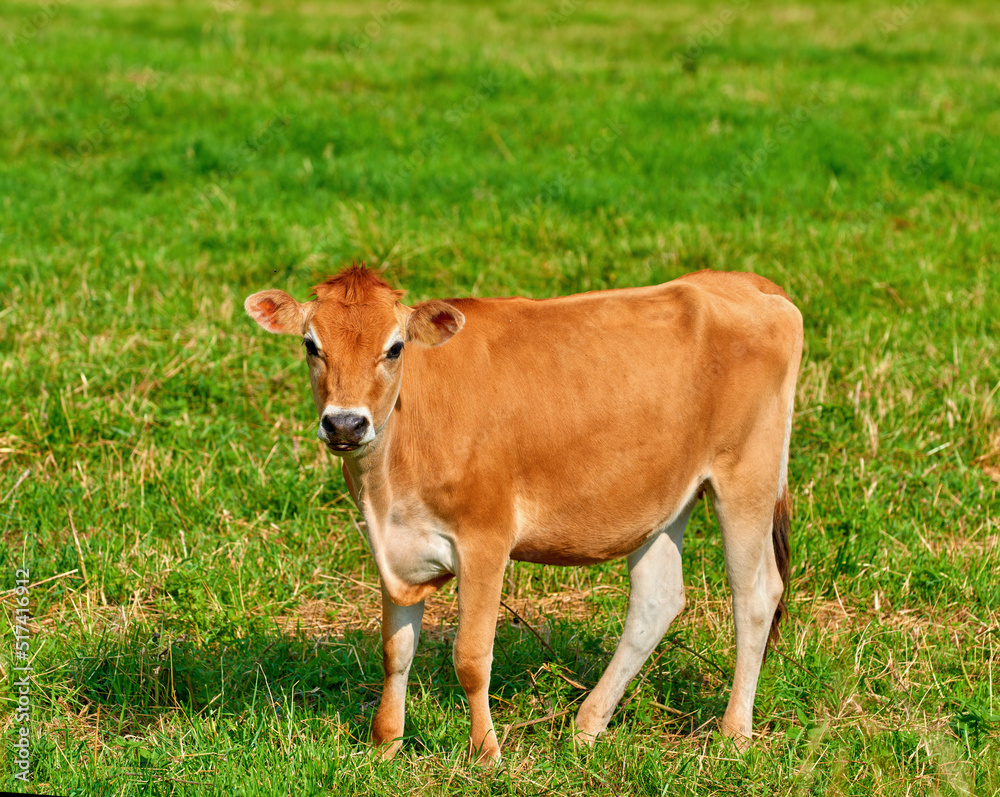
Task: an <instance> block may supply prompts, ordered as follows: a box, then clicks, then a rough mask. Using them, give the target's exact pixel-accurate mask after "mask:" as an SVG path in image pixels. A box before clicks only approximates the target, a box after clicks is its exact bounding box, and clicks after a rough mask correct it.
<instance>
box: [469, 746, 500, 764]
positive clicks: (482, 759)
mask: <svg viewBox="0 0 1000 797" xmlns="http://www.w3.org/2000/svg"><path fill="white" fill-rule="evenodd" d="M469 760H471V761H472V763H473V764H478V765H479V766H483V767H495V766H499V765H500V746H499V745H497V744H495V743H494V746H493V747H483V748H481V749H480V748H478V747H477V748H473V747H472V746H471V745H470V746H469Z"/></svg>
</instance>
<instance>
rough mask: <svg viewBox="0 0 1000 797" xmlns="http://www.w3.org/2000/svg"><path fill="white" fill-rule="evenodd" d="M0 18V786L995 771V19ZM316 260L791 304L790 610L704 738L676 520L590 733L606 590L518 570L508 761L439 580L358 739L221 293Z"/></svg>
mask: <svg viewBox="0 0 1000 797" xmlns="http://www.w3.org/2000/svg"><path fill="white" fill-rule="evenodd" d="M373 15H374V16H373ZM0 19H2V22H0V43H2V47H0V75H2V79H0V107H2V108H3V113H2V114H0V591H2V590H9V589H11V588H13V587H14V586H15V584H14V580H15V570H16V569H17V568H19V567H21V566H26V567H28V568H30V572H31V580H32V582H33V583H35V584H36V585H35V586H33V587H32V588H31V590H30V609H31V618H32V619H31V625H30V631H31V636H30V641H31V653H32V656H33V659H32V665H33V668H34V677H33V680H32V683H31V701H32V704H31V710H32V714H31V728H32V732H33V737H32V748H31V754H32V773H33V777H34V779H35V780H34V782H33V784H32V788H35V787H37V788H38V789H39V790H45V791H50V792H55V793H61V794H81V795H83V794H86V795H90V794H94V795H103V794H107V795H112V794H114V795H118V794H150V795H161V794H162V795H166V794H177V795H188V794H191V795H200V794H205V795H208V794H216V793H220V792H224V793H229V794H232V795H244V794H245V795H271V794H274V795H284V794H312V793H344V794H410V793H417V794H433V793H439V792H447V793H451V792H456V791H457V792H462V793H474V794H541V793H556V794H575V793H588V794H620V793H635V794H649V795H660V794H669V795H673V794H692V795H695V794H697V795H701V794H706V793H709V794H732V795H748V794H761V795H773V794H781V795H787V794H828V793H829V794H859V795H865V797H870V796H871V795H911V794H945V795H953V794H967V793H972V794H977V795H989V794H995V793H997V792H998V791H1000V695H998V694H997V693H998V692H1000V680H998V678H1000V674H998V673H995V672H994V670H995V669H997V668H998V666H1000V664H998V662H997V655H998V650H1000V636H998V631H1000V614H998V608H997V607H998V606H1000V581H998V579H997V574H998V572H1000V531H998V527H997V524H998V518H1000V495H998V481H1000V424H998V421H1000V406H998V405H1000V398H998V394H1000V352H998V340H1000V334H998V333H1000V321H998V319H1000V267H998V265H1000V264H998V260H1000V257H998V241H1000V238H998V222H997V219H998V218H1000V199H998V197H1000V111H998V110H997V105H996V96H997V95H996V86H997V85H998V82H1000V55H998V51H997V49H996V44H995V43H996V41H997V39H998V37H1000V8H998V7H997V6H996V4H995V3H991V2H986V0H981V1H980V2H971V3H959V2H936V3H926V4H925V3H922V2H920V0H914V2H913V3H909V4H907V3H900V4H899V5H896V6H893V5H890V4H888V3H883V4H879V3H876V2H871V1H869V0H864V1H859V2H825V1H820V0H815V1H814V2H809V3H805V4H802V5H796V6H787V5H786V4H778V3H758V2H753V3H746V2H741V1H739V0H733V1H732V2H730V3H721V4H715V5H710V6H702V5H701V4H696V3H688V4H684V5H677V4H669V5H662V6H661V5H637V6H628V7H626V6H625V5H624V4H612V3H608V2H606V1H605V0H579V2H577V1H576V0H567V2H563V3H559V2H553V3H551V4H532V3H527V2H515V3H514V4H513V5H511V4H501V3H492V4H487V5H484V4H482V3H472V2H467V3H460V4H452V3H438V4H420V5H416V4H411V3H409V2H398V3H397V2H385V3H381V4H380V3H375V4H372V5H371V6H368V7H359V6H357V5H351V4H343V3H336V2H335V3H297V4H286V3H280V4H271V5H265V4H261V3H259V2H250V1H249V0H225V1H224V2H220V3H218V4H216V6H215V7H212V5H211V4H204V3H202V4H196V3H194V2H191V0H176V2H173V3H167V4H164V3H158V4H153V3H149V2H146V0H133V1H132V2H124V1H123V0H97V1H96V2H87V3H68V2H67V3H63V4H60V3H56V2H54V3H52V4H50V5H37V4H34V3H25V2H10V0H0ZM366 26H367V27H366ZM366 30H367V32H366ZM351 260H359V261H360V260H364V261H366V262H367V263H369V264H370V265H377V266H383V267H385V268H387V270H388V274H389V276H390V278H391V280H392V281H393V282H395V283H396V284H398V285H400V286H401V287H405V288H407V289H408V290H409V291H410V298H411V299H413V300H418V299H422V298H426V297H431V296H454V295H461V296H470V295H483V296H487V295H503V294H507V293H514V292H516V293H524V294H527V295H532V296H550V295H555V294H562V293H569V292H573V291H579V290H587V289H592V288H603V287H613V286H626V285H639V284H647V283H652V282H657V281H663V280H667V279H670V278H673V277H675V276H678V275H680V274H682V273H684V272H687V271H690V270H693V269H698V268H703V267H711V268H724V269H750V270H754V271H757V272H759V273H762V274H764V275H766V276H768V277H770V278H772V279H774V280H775V281H776V282H778V283H779V284H781V285H783V286H784V287H785V288H786V290H788V292H789V293H790V294H791V295H792V296H793V297H794V299H795V301H796V302H797V304H798V305H799V307H800V308H801V309H802V312H803V315H804V317H805V324H806V354H805V359H804V365H803V369H802V373H801V378H800V388H799V399H798V413H797V416H796V422H795V428H794V433H793V438H792V440H793V443H792V457H791V463H790V470H791V479H792V483H793V489H794V497H795V506H796V509H795V515H794V523H793V560H794V568H793V580H792V586H791V607H792V613H791V617H790V619H789V621H788V623H787V625H786V626H785V633H784V638H783V641H782V644H781V647H780V655H773V656H771V657H770V658H769V660H768V662H767V664H766V666H765V670H764V675H763V678H762V682H761V686H760V689H759V692H758V698H757V709H756V723H757V728H758V730H759V732H760V735H759V738H758V739H757V740H756V742H755V744H754V746H753V748H752V750H751V751H750V752H749V753H748V754H747V755H745V756H741V755H739V754H737V753H736V752H735V751H734V750H733V749H732V748H731V747H730V746H728V744H727V743H725V742H724V741H720V740H718V739H716V738H715V737H714V736H713V735H712V734H711V729H712V727H713V723H714V719H715V718H717V717H719V716H721V713H722V711H723V709H724V706H725V701H726V698H727V696H728V688H729V680H730V677H731V670H732V665H733V650H734V648H733V640H732V628H731V620H730V615H729V608H728V590H727V588H726V585H725V578H724V569H723V562H722V549H721V543H720V539H719V536H718V532H717V528H716V526H715V523H714V520H712V519H711V517H710V516H709V514H708V512H707V510H702V509H699V510H698V511H697V512H696V514H695V517H694V519H693V520H692V523H691V525H690V527H689V533H688V535H687V546H686V549H685V574H686V575H685V577H686V584H687V586H688V608H687V609H686V611H685V613H684V614H683V615H682V616H681V617H680V618H679V619H678V621H677V622H676V624H675V625H674V626H673V627H672V629H671V631H670V633H669V634H668V637H667V639H666V640H665V641H664V643H663V644H662V645H661V646H660V648H659V649H658V650H657V652H656V653H655V654H654V656H653V657H652V659H651V662H650V664H649V665H648V666H647V667H646V668H645V669H644V670H643V674H642V676H641V679H640V680H639V681H638V682H637V684H635V685H633V687H632V688H630V690H629V692H628V694H627V696H626V700H625V702H624V705H623V707H622V708H621V709H620V711H619V712H618V714H617V715H616V718H615V719H614V720H613V721H612V726H611V728H610V730H609V734H608V736H607V738H606V740H605V741H603V742H602V743H601V744H599V745H598V746H597V748H596V749H595V750H593V751H591V752H584V751H577V750H574V749H573V747H572V745H571V743H570V741H569V739H570V735H571V734H570V731H569V727H570V725H569V723H570V720H571V716H572V714H571V713H569V714H564V713H560V712H564V711H566V710H568V709H573V708H575V707H576V706H577V705H578V704H579V702H580V701H581V699H582V697H583V696H584V694H585V692H583V691H582V690H580V689H578V688H577V687H575V686H573V685H572V684H571V683H570V682H571V681H572V682H575V683H578V684H582V685H585V686H587V687H591V686H593V684H594V683H595V682H596V680H597V678H598V677H599V675H600V673H601V671H602V669H603V667H604V666H605V664H606V663H607V661H608V659H609V657H610V654H611V652H612V650H613V648H614V645H615V643H616V641H617V637H618V634H619V632H620V629H621V625H622V621H623V617H624V609H625V606H626V591H625V589H626V579H625V574H624V567H623V565H622V563H612V564H609V565H606V566H600V567H595V568H589V569H582V570H572V569H557V568H542V567H534V566H527V565H523V564H518V565H516V566H513V567H512V568H511V571H510V578H509V582H508V587H507V590H506V591H505V600H506V601H507V602H508V603H509V604H510V605H511V606H512V607H513V608H515V609H516V611H517V612H518V613H519V614H520V615H522V616H523V618H524V619H525V620H526V621H527V622H528V623H530V624H531V626H532V628H534V629H535V630H537V631H538V632H539V633H540V634H541V635H542V636H543V637H544V638H545V639H546V640H547V645H548V647H546V646H543V645H542V644H541V643H540V642H539V640H538V639H537V638H536V637H535V636H534V635H533V634H532V633H531V631H530V630H528V629H526V628H525V626H524V624H523V623H522V622H520V621H515V620H514V618H512V616H511V615H510V614H508V613H506V612H504V614H503V615H502V616H501V618H500V625H499V629H498V644H497V650H496V657H495V658H496V663H495V667H494V681H493V694H494V695H495V700H494V719H495V722H496V723H497V727H498V730H499V733H500V734H501V735H505V734H506V741H505V744H504V754H505V759H504V763H503V765H502V766H501V767H500V768H499V769H498V770H496V771H492V770H483V769H479V768H476V767H473V766H470V765H468V764H467V763H466V762H465V759H464V757H463V752H464V745H465V737H466V733H467V716H466V713H465V708H464V697H463V695H462V693H461V690H460V688H459V687H458V684H457V680H456V677H455V675H454V672H453V670H452V669H451V663H450V642H451V640H452V639H453V637H454V614H455V596H454V591H453V589H445V590H443V591H442V592H441V593H440V594H439V596H437V597H436V598H434V599H432V600H431V601H430V606H429V610H428V616H427V619H426V621H425V635H424V638H423V640H422V643H421V647H420V650H419V652H418V655H417V660H416V663H415V665H414V670H413V675H412V678H411V691H410V699H409V702H408V720H407V735H408V739H407V742H406V744H405V745H404V748H403V751H402V753H401V754H400V756H399V758H398V759H397V760H396V761H394V762H391V763H380V762H376V761H375V760H374V759H373V757H372V756H371V755H370V754H369V751H368V747H367V745H366V741H365V740H366V735H367V723H368V722H369V721H370V718H371V716H372V714H373V711H374V701H375V700H376V699H377V697H378V694H379V689H380V670H381V655H380V651H379V641H378V633H377V617H378V597H377V594H376V593H375V592H374V591H373V590H374V589H375V587H376V585H377V574H376V573H375V571H374V567H373V565H372V562H371V560H370V557H369V556H368V554H367V551H366V548H365V546H364V544H363V542H362V540H361V537H360V535H359V533H358V531H357V530H356V528H355V526H354V520H355V519H357V514H356V511H355V510H353V508H352V506H351V504H350V502H349V499H348V498H347V497H346V491H345V487H344V485H343V481H342V479H341V476H340V473H339V468H338V467H336V462H334V461H333V460H332V458H331V457H329V456H328V455H327V454H326V453H325V452H324V451H323V450H321V448H320V446H319V444H318V442H317V441H316V440H315V438H314V426H315V419H314V417H313V416H314V410H313V409H312V406H311V399H310V396H309V390H308V382H307V377H306V369H305V365H304V363H303V362H302V355H301V352H300V350H299V347H297V346H296V345H294V343H293V342H290V341H287V340H283V339H277V338H273V337H270V336H266V335H265V334H263V333H261V332H260V331H259V330H258V329H257V328H256V327H255V326H254V325H253V324H252V322H251V321H249V319H247V318H245V317H244V315H243V313H242V310H241V309H240V306H241V303H242V300H243V298H244V297H245V296H246V295H247V294H249V293H251V292H253V291H255V290H259V289H263V288H270V287H280V288H285V289H287V290H289V291H291V292H292V293H293V294H294V295H295V296H297V297H298V298H300V299H301V298H305V296H306V293H307V289H308V287H309V286H311V285H312V284H314V283H315V282H317V281H318V279H319V278H320V277H321V276H323V275H324V274H326V273H330V272H333V271H336V270H337V269H338V268H339V266H340V264H341V263H344V262H349V261H351ZM25 474H27V475H26V476H25ZM22 477H23V478H22ZM13 598H14V596H13V595H12V594H10V593H4V595H3V599H2V602H3V604H4V617H5V622H3V623H2V624H0V668H2V670H3V671H2V672H0V676H2V677H0V730H2V731H3V732H4V734H5V741H4V744H7V745H9V744H11V743H12V742H13V739H14V737H13V735H12V733H13V729H14V717H15V715H14V712H13V706H14V701H15V700H16V697H17V695H16V693H15V691H14V686H13V683H14V681H15V680H16V677H15V673H14V671H13V670H12V665H13V664H14V663H15V662H14V661H13V652H14V635H13V626H12V623H13V618H14V604H13ZM549 647H550V648H551V652H550V650H549ZM995 665H996V666H995ZM552 713H554V714H556V715H557V716H555V717H554V718H553V719H551V720H548V721H545V722H540V723H537V724H533V725H524V724H520V723H525V722H526V721H528V720H536V719H541V718H544V717H546V716H548V715H549V714H552ZM7 749H8V750H11V749H12V748H10V747H8V748H7ZM0 758H2V759H3V760H6V759H7V757H6V755H5V756H2V757H0ZM18 788H22V789H23V784H20V783H19V782H18V781H15V780H13V778H12V772H11V769H10V767H9V766H6V765H4V766H3V767H2V770H0V789H18Z"/></svg>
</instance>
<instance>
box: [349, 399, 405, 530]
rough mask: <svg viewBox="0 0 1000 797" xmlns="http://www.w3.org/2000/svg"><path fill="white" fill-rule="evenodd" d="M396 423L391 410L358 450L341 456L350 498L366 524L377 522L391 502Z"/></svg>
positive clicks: (371, 524) (396, 418) (370, 524)
mask: <svg viewBox="0 0 1000 797" xmlns="http://www.w3.org/2000/svg"><path fill="white" fill-rule="evenodd" d="M397 422H398V417H397V414H396V413H392V414H391V415H390V416H389V418H388V420H387V421H386V423H385V426H384V427H383V428H382V429H381V430H380V431H379V434H378V436H377V437H376V438H375V440H373V441H372V442H371V443H369V444H368V445H366V446H365V447H364V451H363V452H362V453H359V454H357V455H355V456H351V457H344V476H345V479H346V480H347V482H348V488H349V489H350V491H351V497H352V498H353V499H354V503H355V504H356V505H357V507H358V509H360V510H361V512H362V514H363V515H364V516H365V521H366V522H367V523H368V524H369V526H375V525H378V524H379V522H380V521H381V520H382V519H383V518H384V517H385V515H386V513H387V512H388V511H389V507H390V505H391V503H392V486H391V481H390V478H389V461H390V453H391V448H392V445H393V437H394V434H393V433H394V431H395V429H396V424H397Z"/></svg>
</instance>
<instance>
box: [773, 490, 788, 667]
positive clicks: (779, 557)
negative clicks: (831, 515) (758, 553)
mask: <svg viewBox="0 0 1000 797" xmlns="http://www.w3.org/2000/svg"><path fill="white" fill-rule="evenodd" d="M791 515H792V497H791V495H790V494H789V492H788V484H787V482H786V483H785V484H784V486H783V487H782V490H781V494H780V495H779V496H778V500H777V502H776V503H775V504H774V520H773V523H772V525H771V540H772V542H773V543H774V561H775V564H777V566H778V573H779V574H780V575H781V583H782V590H781V598H780V599H779V600H778V608H777V609H775V610H774V618H773V619H772V620H771V632H770V634H769V635H768V642H770V644H771V646H772V647H773V646H774V645H776V644H777V642H778V637H779V636H780V632H779V630H778V624H779V623H780V622H781V618H782V617H784V616H785V615H786V614H787V613H788V606H787V604H786V603H785V595H786V594H787V592H788V580H789V577H790V575H791V559H790V556H789V548H788V531H789V528H790V526H791Z"/></svg>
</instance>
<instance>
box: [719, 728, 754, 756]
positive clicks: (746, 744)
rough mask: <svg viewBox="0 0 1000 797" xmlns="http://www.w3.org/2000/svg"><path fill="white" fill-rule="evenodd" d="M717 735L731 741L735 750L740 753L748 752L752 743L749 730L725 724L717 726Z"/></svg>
mask: <svg viewBox="0 0 1000 797" xmlns="http://www.w3.org/2000/svg"><path fill="white" fill-rule="evenodd" d="M719 734H720V735H721V736H724V737H725V738H727V739H729V740H731V741H732V743H733V745H734V746H735V747H736V749H737V750H739V751H740V752H741V753H745V752H746V751H747V750H749V749H750V745H751V743H752V742H753V738H752V732H751V731H750V729H749V728H743V727H737V726H733V725H727V724H726V723H725V722H723V723H722V724H721V725H720V726H719Z"/></svg>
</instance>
